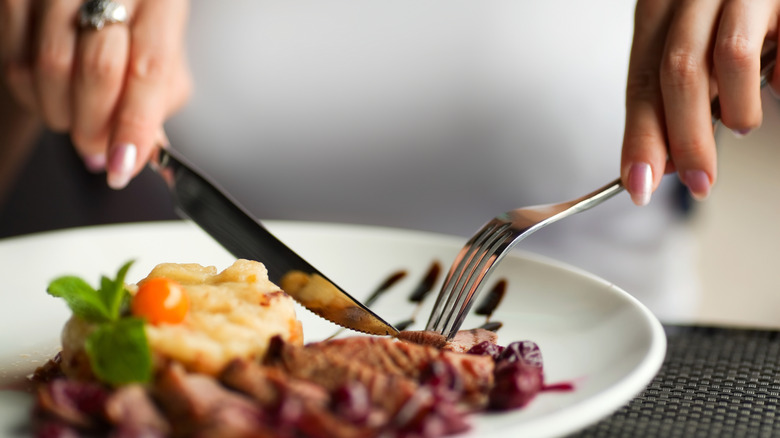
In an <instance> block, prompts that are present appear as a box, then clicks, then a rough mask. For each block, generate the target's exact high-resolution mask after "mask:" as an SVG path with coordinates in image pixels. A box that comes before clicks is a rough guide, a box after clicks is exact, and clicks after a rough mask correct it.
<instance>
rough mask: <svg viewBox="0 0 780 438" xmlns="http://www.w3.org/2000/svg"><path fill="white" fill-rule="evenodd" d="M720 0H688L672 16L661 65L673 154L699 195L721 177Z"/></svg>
mask: <svg viewBox="0 0 780 438" xmlns="http://www.w3.org/2000/svg"><path fill="white" fill-rule="evenodd" d="M718 3H719V2H716V1H703V2H699V1H685V0H684V1H682V2H681V6H680V9H679V10H678V13H677V14H676V15H675V17H674V18H673V20H672V23H671V24H670V28H669V34H668V37H667V44H666V47H665V49H664V58H663V60H662V64H661V92H662V95H663V99H664V112H665V115H666V126H667V134H668V138H669V154H670V156H671V159H672V160H673V161H674V163H675V166H676V167H677V172H678V174H679V175H680V179H681V180H682V182H683V184H685V185H686V186H687V187H688V190H689V191H690V192H691V194H692V196H693V197H694V198H696V199H704V198H706V197H707V196H708V195H709V192H710V188H711V186H712V184H713V182H714V181H715V176H716V166H715V160H716V158H715V138H714V136H713V132H712V113H711V111H710V77H711V71H712V69H711V66H710V55H709V54H710V53H711V47H712V40H713V38H714V36H713V29H715V24H716V22H717V18H718V14H719V4H718Z"/></svg>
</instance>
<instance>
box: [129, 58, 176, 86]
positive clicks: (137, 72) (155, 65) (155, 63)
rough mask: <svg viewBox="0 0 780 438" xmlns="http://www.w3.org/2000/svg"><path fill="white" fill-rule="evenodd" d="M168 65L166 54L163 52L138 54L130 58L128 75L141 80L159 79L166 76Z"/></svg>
mask: <svg viewBox="0 0 780 438" xmlns="http://www.w3.org/2000/svg"><path fill="white" fill-rule="evenodd" d="M167 66H168V63H167V62H166V59H165V56H162V55H161V54H158V53H154V52H149V53H143V54H137V55H136V56H132V57H131V59H130V65H129V68H128V75H129V76H130V77H131V78H132V79H135V80H139V81H147V82H151V81H159V80H161V79H162V78H163V77H164V75H165V71H166V68H167Z"/></svg>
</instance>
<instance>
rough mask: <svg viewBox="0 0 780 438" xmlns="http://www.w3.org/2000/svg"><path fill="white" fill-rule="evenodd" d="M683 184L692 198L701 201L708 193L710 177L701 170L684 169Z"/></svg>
mask: <svg viewBox="0 0 780 438" xmlns="http://www.w3.org/2000/svg"><path fill="white" fill-rule="evenodd" d="M683 184H685V185H686V186H687V187H688V190H690V192H691V196H693V199H696V200H698V201H701V200H703V199H706V198H707V196H709V195H710V189H711V187H712V186H711V184H710V177H709V176H707V173H706V172H704V171H703V170H686V171H685V173H683Z"/></svg>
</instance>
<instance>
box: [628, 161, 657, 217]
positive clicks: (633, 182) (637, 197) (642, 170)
mask: <svg viewBox="0 0 780 438" xmlns="http://www.w3.org/2000/svg"><path fill="white" fill-rule="evenodd" d="M627 188H628V192H629V193H630V194H631V200H632V201H634V204H636V205H639V206H643V205H647V204H648V203H649V202H650V195H651V194H652V193H653V170H652V169H651V168H650V165H649V164H647V163H635V164H632V165H631V168H630V169H629V171H628V187H627Z"/></svg>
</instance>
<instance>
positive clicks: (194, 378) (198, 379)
mask: <svg viewBox="0 0 780 438" xmlns="http://www.w3.org/2000/svg"><path fill="white" fill-rule="evenodd" d="M156 389H157V398H158V400H159V401H160V403H161V405H162V407H163V410H164V411H165V413H166V416H167V417H168V418H169V419H170V421H171V424H173V425H174V426H173V428H174V430H173V433H174V435H176V436H190V435H193V434H194V433H195V432H196V431H197V435H198V436H199V437H210V436H214V437H250V436H251V437H273V436H274V432H273V430H271V429H270V428H267V427H266V426H265V424H264V422H263V419H264V414H263V411H262V410H261V409H260V407H259V406H258V405H257V404H255V403H254V402H253V401H252V400H251V399H250V398H248V397H246V396H244V395H241V394H239V393H236V392H232V391H230V390H228V389H226V388H225V387H223V386H222V385H220V384H219V382H217V380H215V379H214V378H212V377H210V376H206V375H202V374H187V373H186V372H185V371H184V369H183V368H182V367H181V366H178V365H175V364H174V365H171V366H168V367H167V368H166V369H165V370H163V371H162V373H161V375H160V377H159V379H158V382H157V385H156Z"/></svg>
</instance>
